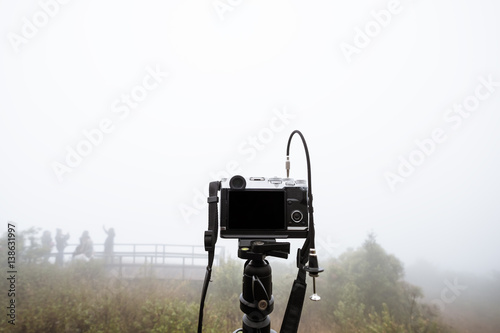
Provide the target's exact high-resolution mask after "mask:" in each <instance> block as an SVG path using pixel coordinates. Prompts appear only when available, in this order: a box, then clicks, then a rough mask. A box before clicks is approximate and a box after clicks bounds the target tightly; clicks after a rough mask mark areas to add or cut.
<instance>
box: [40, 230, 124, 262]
mask: <svg viewBox="0 0 500 333" xmlns="http://www.w3.org/2000/svg"><path fill="white" fill-rule="evenodd" d="M103 230H104V232H105V233H106V240H105V242H104V253H103V254H104V257H105V259H106V262H107V263H110V262H111V260H112V256H113V252H114V238H115V230H114V229H113V228H109V229H106V228H105V227H104V226H103ZM69 238H70V235H69V233H66V234H63V232H62V230H61V229H57V230H56V236H55V243H54V241H53V240H52V235H51V233H50V231H48V230H45V231H44V232H43V234H42V237H41V250H42V255H43V261H45V262H48V261H49V258H50V256H51V253H52V250H53V248H54V245H55V248H56V250H57V254H56V264H57V265H60V266H62V265H63V264H64V250H65V249H66V247H67V246H68V240H69ZM31 244H32V247H33V246H34V244H35V240H34V238H33V237H32V238H31ZM93 257H94V242H93V241H92V238H91V237H90V234H89V232H88V231H87V230H85V231H84V232H83V233H82V235H81V236H80V240H79V243H78V245H77V246H76V248H75V250H74V251H73V254H72V259H73V260H83V261H89V260H90V259H92V258H93Z"/></svg>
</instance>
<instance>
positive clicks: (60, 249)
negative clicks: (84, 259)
mask: <svg viewBox="0 0 500 333" xmlns="http://www.w3.org/2000/svg"><path fill="white" fill-rule="evenodd" d="M68 239H69V234H68V233H66V234H65V235H63V233H62V230H61V229H56V249H57V257H56V264H57V265H59V266H62V265H63V264H64V249H65V248H66V246H68Z"/></svg>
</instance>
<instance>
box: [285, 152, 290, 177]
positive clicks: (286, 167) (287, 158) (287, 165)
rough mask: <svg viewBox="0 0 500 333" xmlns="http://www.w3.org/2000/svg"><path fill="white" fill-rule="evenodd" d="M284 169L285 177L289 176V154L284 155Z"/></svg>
mask: <svg viewBox="0 0 500 333" xmlns="http://www.w3.org/2000/svg"><path fill="white" fill-rule="evenodd" d="M285 169H286V178H289V177H290V156H287V157H286V162H285Z"/></svg>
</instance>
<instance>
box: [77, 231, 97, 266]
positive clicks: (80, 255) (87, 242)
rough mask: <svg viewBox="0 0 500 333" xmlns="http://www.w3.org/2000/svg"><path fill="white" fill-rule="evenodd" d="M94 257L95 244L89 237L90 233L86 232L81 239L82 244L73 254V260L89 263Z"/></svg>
mask: <svg viewBox="0 0 500 333" xmlns="http://www.w3.org/2000/svg"><path fill="white" fill-rule="evenodd" d="M93 255H94V243H93V242H92V239H91V238H90V236H89V232H88V231H87V230H85V231H84V232H83V233H82V236H81V237H80V244H79V245H78V246H77V247H76V249H75V252H73V259H75V260H84V261H89V260H90V258H92V256H93Z"/></svg>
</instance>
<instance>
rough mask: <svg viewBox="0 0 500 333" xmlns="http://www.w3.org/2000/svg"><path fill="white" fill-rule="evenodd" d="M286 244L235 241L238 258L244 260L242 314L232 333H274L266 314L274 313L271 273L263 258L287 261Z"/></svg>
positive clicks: (287, 247)
mask: <svg viewBox="0 0 500 333" xmlns="http://www.w3.org/2000/svg"><path fill="white" fill-rule="evenodd" d="M289 253H290V243H284V242H283V243H278V242H276V241H275V240H274V239H266V240H249V239H239V240H238V257H239V258H241V259H246V260H247V261H246V262H245V266H244V269H243V291H242V293H241V295H240V309H241V311H243V313H244V315H243V328H242V329H241V328H240V329H237V330H236V331H234V332H233V333H276V331H274V330H272V329H271V320H270V318H269V314H270V313H271V312H273V310H274V297H273V295H272V291H273V290H272V270H271V266H270V265H269V262H268V261H267V260H264V259H265V257H266V256H273V257H279V258H284V259H286V258H288V254H289Z"/></svg>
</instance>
